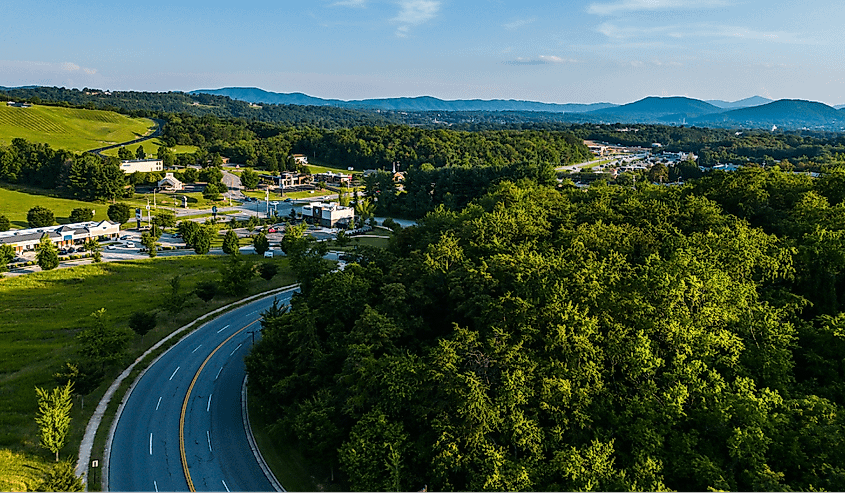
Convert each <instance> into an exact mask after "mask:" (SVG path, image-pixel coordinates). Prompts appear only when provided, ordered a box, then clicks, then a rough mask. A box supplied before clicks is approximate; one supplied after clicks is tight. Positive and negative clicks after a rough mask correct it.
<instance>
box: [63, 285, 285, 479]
mask: <svg viewBox="0 0 845 493" xmlns="http://www.w3.org/2000/svg"><path fill="white" fill-rule="evenodd" d="M297 286H298V284H291V285H290V286H283V287H281V288H276V289H273V290H271V291H266V292H264V293H259V294H255V295H252V296H250V297H247V298H244V299H242V300H238V301H236V302H234V303H229V304H228V305H225V306H221V307H220V308H217V309H216V310H213V311H210V312H208V313H206V314H205V315H202V316H200V317H198V318H197V319H195V320H193V321H192V322H190V323H188V324H185V325H183V326H182V327H179V328H178V329H176V330H174V331H173V332H171V333H170V334H169V335H168V336H167V337H165V338H163V339H161V340H160V341H158V342H157V343H155V344H154V345H153V346H152V347H150V348H149V349H147V350H146V351H145V352H144V353H143V354H142V355H140V356H138V358H136V359H135V361H134V362H133V363H132V364H131V365H129V366H128V367H127V368H126V369H125V370H123V372H121V374H120V375H118V377H117V378H116V379H115V380H114V382H112V384H111V385H110V386H109V388H108V390H106V393H105V394H104V395H103V397H102V399H100V402H99V403H98V404H97V408H96V409H95V410H94V414H92V415H91V418H90V419H89V420H88V424H87V425H86V426H85V433H84V434H83V436H82V441H81V442H80V444H79V454H78V455H79V458H78V460H77V463H76V469H75V471H74V472H75V473H76V475H77V476H82V482H83V483H84V484H85V489H86V491H87V490H88V468H89V465H90V463H91V449H92V448H93V447H94V437H95V436H96V435H97V430H98V429H99V427H100V423H101V422H102V420H103V417H104V416H105V414H106V408H107V407H108V405H109V403H110V402H111V399H112V397H114V394H115V392H117V388H118V387H119V386H120V385H121V384H122V383H123V381H124V380H125V379H126V378H127V377H128V376H129V374H130V373H131V372H132V370H134V369H135V366H136V365H137V364H138V363H140V362H141V361H142V360H143V359H144V358H145V357H147V356H148V355H149V354H151V353H152V352H153V351H155V350H157V349H158V348H160V347H161V346H162V345H164V343H166V342H167V341H169V340H170V339H172V338H174V337H176V336H177V335H179V334H180V333H181V332H184V331H186V330H187V329H189V328H190V327H191V326H192V325H194V324H196V323H197V322H199V321H201V320H205V319H206V318H209V317H211V318H212V319H213V318H214V317H213V315H216V314H218V313H220V312H223V311H225V310H228V309H229V308H232V307H234V306H237V305H240V304H245V303H250V302H252V301H255V300H259V299H263V298H269V297H270V296H274V295H276V294H279V293H281V292H284V291H288V290H292V289H295V288H296V287H297ZM206 323H207V322H206ZM204 325H205V324H202V325H200V326H198V327H196V328H195V329H194V330H192V331H190V332H188V333H187V334H185V335H184V336H183V337H182V338H184V337H187V336H188V335H190V334H191V333H193V332H194V331H195V330H198V329H200V328H202V327H203V326H204ZM180 340H181V339H180ZM174 345H175V344H174ZM172 347H173V346H171V348H172ZM169 350H170V348H168V349H167V351H169ZM167 351H164V352H163V353H162V354H160V355H159V356H157V357H156V358H155V360H153V361H152V362H150V364H149V365H147V368H149V367H150V366H152V365H153V364H154V363H155V362H156V361H158V359H159V358H161V356H163V355H164V354H166V353H167ZM145 372H146V368H145V369H144V371H143V372H141V374H140V375H138V377H137V378H136V379H135V381H134V382H133V383H132V386H131V387H129V390H127V392H126V394H124V396H123V398H122V400H121V402H120V406H119V407H118V409H117V412H116V413H115V416H114V421H112V425H111V427H110V428H109V436H108V439H107V440H106V448H105V449H104V453H103V467H102V468H101V471H102V479H101V481H102V484H103V488H102V489H103V491H108V456H109V455H108V452H109V451H110V449H111V442H112V438H113V436H114V431H115V429H116V427H117V422H118V421H119V420H120V414H121V412H123V407H124V404H125V403H126V401H127V399H128V398H129V396H130V395H131V393H132V390H133V389H134V388H135V384H136V383H137V382H138V381H139V380H140V378H141V376H143V375H144V373H145Z"/></svg>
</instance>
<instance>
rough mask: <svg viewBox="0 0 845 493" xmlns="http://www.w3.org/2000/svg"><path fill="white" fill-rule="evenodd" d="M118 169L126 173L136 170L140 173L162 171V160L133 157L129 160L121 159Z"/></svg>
mask: <svg viewBox="0 0 845 493" xmlns="http://www.w3.org/2000/svg"><path fill="white" fill-rule="evenodd" d="M120 169H121V171H123V172H124V173H126V174H128V175H129V174H132V173H134V172H136V171H140V172H141V173H150V172H153V171H163V170H164V162H163V161H162V160H161V159H133V160H131V161H121V162H120Z"/></svg>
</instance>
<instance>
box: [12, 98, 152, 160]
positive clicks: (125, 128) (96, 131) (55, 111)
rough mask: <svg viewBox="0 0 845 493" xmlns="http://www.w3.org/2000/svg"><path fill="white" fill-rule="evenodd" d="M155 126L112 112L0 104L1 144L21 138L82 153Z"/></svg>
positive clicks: (135, 135) (134, 137)
mask: <svg viewBox="0 0 845 493" xmlns="http://www.w3.org/2000/svg"><path fill="white" fill-rule="evenodd" d="M154 127H155V123H154V122H153V121H152V120H150V119H148V118H130V117H128V116H125V115H121V114H119V113H114V112H112V111H102V110H82V109H72V108H59V107H52V106H39V105H36V106H33V107H31V108H13V107H9V106H6V105H5V104H0V144H9V143H10V142H11V141H12V139H14V138H23V139H26V140H28V141H30V142H43V143H46V144H50V146H51V147H54V148H58V149H68V150H71V151H76V152H81V151H87V150H89V149H95V148H97V147H102V146H105V145H109V144H116V143H119V142H126V141H129V140H133V139H136V138H138V137H140V136H143V135H146V134H147V133H149V132H150V131H151V129H152V128H154Z"/></svg>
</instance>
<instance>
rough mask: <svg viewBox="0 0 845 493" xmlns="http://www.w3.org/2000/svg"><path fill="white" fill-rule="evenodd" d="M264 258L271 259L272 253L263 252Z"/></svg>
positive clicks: (268, 251)
mask: <svg viewBox="0 0 845 493" xmlns="http://www.w3.org/2000/svg"><path fill="white" fill-rule="evenodd" d="M264 258H273V251H272V250H267V251H266V252H264Z"/></svg>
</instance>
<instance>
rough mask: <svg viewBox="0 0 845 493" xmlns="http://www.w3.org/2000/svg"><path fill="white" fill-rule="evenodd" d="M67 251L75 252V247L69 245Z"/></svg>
mask: <svg viewBox="0 0 845 493" xmlns="http://www.w3.org/2000/svg"><path fill="white" fill-rule="evenodd" d="M67 251H68V253H76V248H73V247H70V248H68V249H67Z"/></svg>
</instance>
